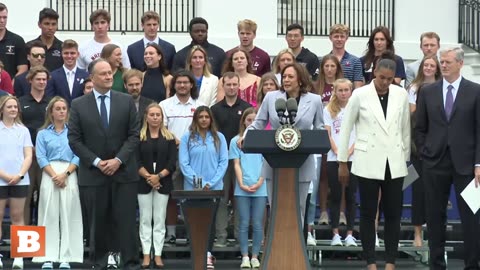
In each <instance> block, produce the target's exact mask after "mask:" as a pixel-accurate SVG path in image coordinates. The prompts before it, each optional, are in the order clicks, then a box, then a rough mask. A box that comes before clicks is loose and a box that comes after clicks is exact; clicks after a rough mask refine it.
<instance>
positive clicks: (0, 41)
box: [0, 3, 28, 78]
mask: <svg viewBox="0 0 480 270" xmlns="http://www.w3.org/2000/svg"><path fill="white" fill-rule="evenodd" d="M7 19H8V9H7V6H6V5H5V4H3V3H0V61H2V62H3V64H4V66H5V70H6V71H7V72H8V74H9V75H10V78H14V77H15V76H16V75H19V74H22V73H23V72H25V71H27V69H28V67H27V56H26V54H25V41H24V40H23V38H22V37H21V36H19V35H17V34H15V33H12V32H10V31H8V30H7Z"/></svg>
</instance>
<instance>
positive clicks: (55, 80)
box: [46, 66, 89, 104]
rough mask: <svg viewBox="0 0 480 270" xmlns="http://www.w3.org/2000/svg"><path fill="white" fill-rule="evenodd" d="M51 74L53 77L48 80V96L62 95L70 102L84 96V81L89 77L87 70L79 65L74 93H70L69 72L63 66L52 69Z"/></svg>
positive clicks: (74, 83) (74, 82)
mask: <svg viewBox="0 0 480 270" xmlns="http://www.w3.org/2000/svg"><path fill="white" fill-rule="evenodd" d="M50 76H51V78H50V80H48V83H47V89H46V93H47V96H48V97H54V96H60V97H62V98H64V99H66V100H67V101H68V103H69V104H70V103H72V100H73V99H74V98H77V97H79V96H83V81H84V80H85V79H86V78H88V76H89V74H88V72H87V71H86V70H84V69H81V68H78V67H77V71H76V72H75V80H74V81H73V89H72V94H70V89H69V88H68V81H67V74H66V73H65V69H63V66H62V67H61V68H57V69H56V70H54V71H52V73H51V74H50Z"/></svg>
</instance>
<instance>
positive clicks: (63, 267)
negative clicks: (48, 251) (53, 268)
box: [58, 262, 70, 269]
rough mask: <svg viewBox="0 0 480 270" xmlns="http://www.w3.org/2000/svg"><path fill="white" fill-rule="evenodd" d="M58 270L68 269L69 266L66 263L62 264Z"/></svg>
mask: <svg viewBox="0 0 480 270" xmlns="http://www.w3.org/2000/svg"><path fill="white" fill-rule="evenodd" d="M58 269H70V264H69V263H68V262H62V263H61V264H60V266H59V267H58Z"/></svg>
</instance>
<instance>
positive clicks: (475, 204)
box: [460, 178, 480, 214]
mask: <svg viewBox="0 0 480 270" xmlns="http://www.w3.org/2000/svg"><path fill="white" fill-rule="evenodd" d="M460 195H462V197H463V199H464V200H465V202H466V203H467V205H468V206H469V207H470V209H472V212H473V213H474V214H475V213H477V211H478V209H480V200H479V198H480V187H478V188H477V187H475V178H474V179H473V180H472V181H471V182H470V184H468V186H467V187H466V188H465V189H464V190H463V191H462V193H460Z"/></svg>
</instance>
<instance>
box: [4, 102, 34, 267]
mask: <svg viewBox="0 0 480 270" xmlns="http://www.w3.org/2000/svg"><path fill="white" fill-rule="evenodd" d="M20 119H21V116H20V102H19V101H18V99H17V98H16V97H14V96H3V97H2V98H0V138H1V139H0V153H2V154H1V155H0V220H2V221H3V216H4V213H5V206H6V205H7V201H8V205H9V210H10V219H11V223H12V225H25V222H24V208H25V200H26V197H27V193H28V185H29V184H30V178H29V175H28V169H29V168H30V166H31V164H32V153H33V144H32V139H31V137H30V132H29V131H28V129H27V128H26V127H25V126H24V125H23V124H22V121H21V120H20ZM6 153H8V154H6ZM1 232H2V231H1V228H0V237H1ZM0 266H1V267H3V263H2V261H1V257H0ZM17 267H20V268H23V259H22V258H15V259H14V260H13V266H12V268H17Z"/></svg>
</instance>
